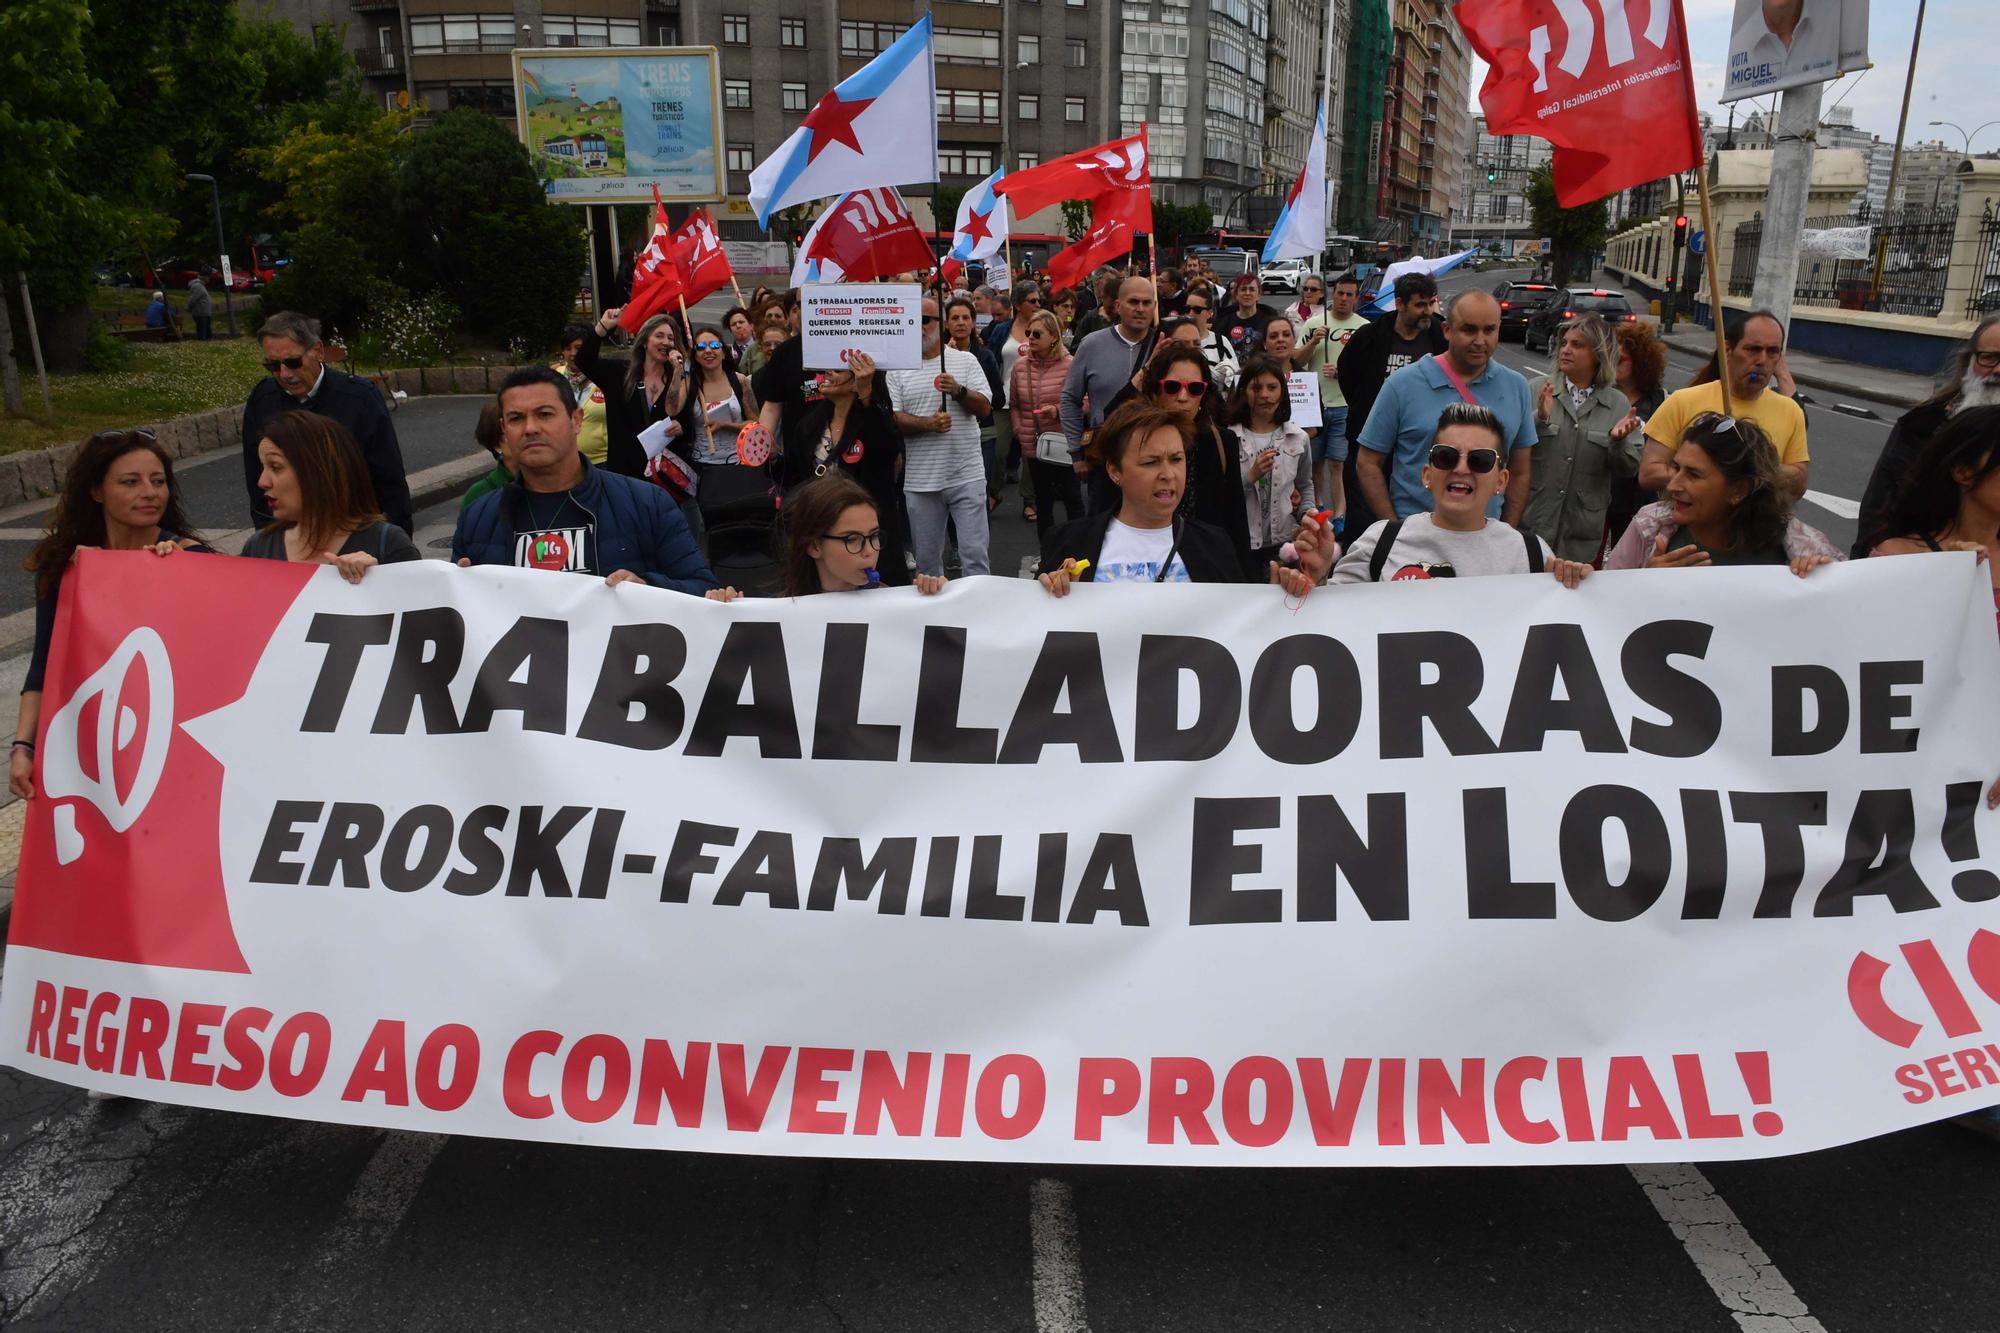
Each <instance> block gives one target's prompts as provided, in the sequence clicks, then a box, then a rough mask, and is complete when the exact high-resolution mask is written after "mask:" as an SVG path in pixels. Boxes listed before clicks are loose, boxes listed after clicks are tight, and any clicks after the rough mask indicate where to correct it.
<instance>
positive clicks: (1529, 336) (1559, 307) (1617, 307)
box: [1500, 287, 1639, 352]
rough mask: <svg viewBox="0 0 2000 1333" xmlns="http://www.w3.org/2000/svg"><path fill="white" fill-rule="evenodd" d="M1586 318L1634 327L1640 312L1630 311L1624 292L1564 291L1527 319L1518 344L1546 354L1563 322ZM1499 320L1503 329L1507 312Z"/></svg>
mask: <svg viewBox="0 0 2000 1333" xmlns="http://www.w3.org/2000/svg"><path fill="white" fill-rule="evenodd" d="M1585 314H1589V315H1597V316H1599V317H1601V318H1602V319H1603V320H1604V321H1605V322H1606V323H1609V324H1633V323H1637V322H1638V319H1639V312H1638V311H1636V310H1634V309H1633V308H1632V302H1631V299H1630V298H1628V297H1627V296H1626V295H1625V293H1623V292H1614V291H1607V290H1606V289H1604V288H1602V287H1565V288H1563V289H1562V290H1561V291H1560V292H1557V293H1556V298H1555V300H1553V301H1550V302H1549V303H1548V304H1547V305H1545V306H1543V307H1542V308H1541V309H1539V310H1537V311H1535V312H1534V313H1533V314H1532V315H1530V316H1528V327H1527V331H1526V332H1525V333H1524V335H1523V336H1522V339H1521V344H1522V346H1523V347H1524V348H1526V349H1527V350H1528V351H1530V352H1546V351H1548V350H1550V349H1551V348H1552V347H1554V346H1555V341H1556V330H1557V329H1558V328H1560V327H1561V326H1562V323H1563V321H1564V320H1567V319H1575V318H1576V317H1577V316H1578V315H1585ZM1500 318H1501V320H1502V324H1501V327H1502V328H1503V329H1504V328H1505V327H1506V324H1505V320H1506V318H1507V316H1506V312H1504V311H1503V312H1501V316H1500Z"/></svg>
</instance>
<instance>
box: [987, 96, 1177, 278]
mask: <svg viewBox="0 0 2000 1333" xmlns="http://www.w3.org/2000/svg"><path fill="white" fill-rule="evenodd" d="M993 192H994V193H995V194H1001V195H1005V196H1006V197H1007V201H1008V202H1009V203H1011V204H1012V205H1013V206H1014V216H1015V217H1017V218H1024V217H1026V216H1028V214H1030V213H1033V212H1035V211H1037V210H1038V209H1043V208H1047V207H1048V206H1049V205H1050V204H1059V203H1062V202H1064V201H1066V200H1072V199H1088V200H1090V201H1091V218H1092V220H1093V221H1095V222H1104V221H1106V220H1110V219H1115V220H1117V221H1120V222H1123V223H1124V224H1125V225H1126V226H1127V227H1128V228H1129V229H1130V230H1131V231H1143V232H1146V233H1148V234H1150V233H1151V232H1152V230H1153V173H1152V169H1151V166H1150V165H1149V163H1148V159H1147V156H1146V127H1145V125H1144V124H1141V125H1140V126H1139V132H1138V133H1137V134H1128V135H1126V136H1125V137H1124V138H1123V139H1113V140H1112V141H1111V142H1109V143H1101V144H1099V145H1097V146H1096V147H1095V148H1085V149H1082V150H1081V151H1079V152H1075V153H1071V154H1070V155H1069V156H1067V157H1059V158H1057V159H1056V160H1055V161H1053V162H1044V163H1042V165H1040V166H1039V167H1029V168H1027V169H1026V170H1024V171H1010V172H1008V173H1007V174H1006V175H1004V176H1002V177H1001V178H1000V179H999V180H997V181H995V182H994V183H993ZM1128 236H1129V233H1128ZM1083 243H1084V242H1082V241H1079V242H1077V244H1078V245H1082V244H1083ZM1071 248H1072V249H1074V248H1075V247H1074V246H1072V247H1071ZM1126 248H1127V249H1128V250H1129V249H1130V248H1131V247H1130V244H1129V240H1128V243H1127V247H1126ZM1120 253H1124V252H1123V251H1121V252H1120Z"/></svg>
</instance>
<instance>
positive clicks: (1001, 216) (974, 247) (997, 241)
mask: <svg viewBox="0 0 2000 1333" xmlns="http://www.w3.org/2000/svg"><path fill="white" fill-rule="evenodd" d="M1001 170H1002V171H1004V170H1005V168H1004V167H1003V168H1002V169H1001ZM1000 175H1001V172H1000V171H996V172H994V173H993V174H992V175H991V176H988V177H987V178H986V179H985V180H983V181H981V182H979V184H977V185H975V186H973V187H972V188H971V189H969V190H967V191H966V192H965V198H963V199H961V200H959V201H958V222H957V224H956V225H955V228H954V230H953V232H952V238H951V249H950V250H949V251H947V252H946V253H945V261H946V262H945V265H944V267H945V268H947V269H948V270H950V271H951V272H953V273H956V271H957V268H963V267H964V266H965V264H966V263H967V262H968V261H969V260H974V259H985V258H986V257H988V256H989V255H995V254H998V253H999V252H1000V247H1002V246H1003V245H1005V244H1006V243H1007V206H1006V204H1004V203H1003V202H1001V199H1000V196H999V195H998V194H996V193H994V190H993V186H994V184H995V182H997V181H998V180H999V179H1000ZM954 264H955V265H956V266H957V268H954V267H953V265H954Z"/></svg>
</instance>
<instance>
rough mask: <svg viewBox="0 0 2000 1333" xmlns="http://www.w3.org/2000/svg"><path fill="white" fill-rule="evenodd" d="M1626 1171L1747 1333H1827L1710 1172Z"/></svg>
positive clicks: (1671, 1166) (1674, 1167) (1664, 1167)
mask: <svg viewBox="0 0 2000 1333" xmlns="http://www.w3.org/2000/svg"><path fill="white" fill-rule="evenodd" d="M1626 1169H1627V1170H1629V1171H1631V1173H1632V1176H1633V1178H1634V1179H1636V1180H1637V1181H1638V1182H1639V1184H1640V1185H1642V1186H1643V1187H1644V1188H1645V1191H1646V1200H1647V1202H1649V1203H1651V1204H1652V1205H1653V1209H1654V1211H1655V1212H1657V1213H1659V1215H1660V1218H1661V1220H1662V1221H1664V1222H1665V1223H1666V1224H1667V1226H1668V1227H1669V1228H1671V1229H1672V1231H1673V1233H1674V1238H1675V1239H1676V1240H1678V1241H1680V1243H1681V1245H1682V1247H1683V1248H1684V1249H1686V1250H1687V1254H1688V1258H1690V1259H1692V1260H1694V1266H1695V1268H1696V1269H1698V1270H1699V1271H1700V1273H1701V1275H1702V1278H1703V1279H1704V1280H1705V1281H1706V1282H1707V1283H1708V1287H1709V1290H1710V1291H1713V1292H1714V1293H1715V1297H1716V1299H1717V1300H1719V1301H1721V1302H1722V1304H1723V1308H1725V1309H1726V1310H1728V1311H1729V1313H1730V1314H1731V1316H1733V1317H1734V1318H1735V1320H1736V1323H1737V1326H1738V1327H1740V1328H1742V1329H1743V1330H1744V1333H1826V1326H1825V1325H1824V1324H1821V1323H1820V1322H1819V1320H1817V1319H1815V1318H1813V1317H1812V1315H1810V1314H1808V1313H1807V1312H1806V1304H1805V1302H1804V1301H1802V1300H1800V1299H1799V1294H1798V1293H1797V1292H1796V1291H1793V1290H1792V1284H1791V1283H1789V1282H1787V1281H1785V1275H1784V1274H1783V1273H1780V1272H1779V1271H1778V1267H1777V1265H1776V1264H1774V1263H1772V1262H1771V1256H1770V1255H1768V1254H1766V1253H1764V1251H1763V1249H1762V1248H1761V1247H1760V1246H1759V1245H1758V1244H1757V1242H1756V1241H1754V1240H1752V1239H1750V1233H1749V1232H1748V1231H1746V1230H1744V1229H1743V1223H1742V1222H1741V1220H1739V1219H1738V1218H1737V1216H1736V1212H1735V1210H1734V1209H1732V1208H1731V1207H1730V1206H1729V1205H1728V1204H1727V1203H1725V1202H1724V1201H1723V1199H1722V1196H1721V1195H1719V1194H1717V1193H1716V1192H1715V1186H1713V1185H1711V1184H1709V1183H1708V1177H1707V1176H1704V1175H1703V1174H1702V1173H1701V1172H1700V1171H1698V1170H1696V1169H1695V1168H1694V1166H1693V1165H1691V1164H1689V1163H1686V1162H1678V1163H1665V1164H1659V1165H1649V1166H1632V1167H1628V1168H1626Z"/></svg>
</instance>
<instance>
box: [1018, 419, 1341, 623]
mask: <svg viewBox="0 0 2000 1333" xmlns="http://www.w3.org/2000/svg"><path fill="white" fill-rule="evenodd" d="M1191 446H1192V447H1197V448H1198V447H1199V446H1198V445H1194V444H1193V435H1192V432H1191V429H1190V425H1189V420H1188V418H1187V417H1186V416H1185V415H1183V414H1182V413H1179V412H1174V411H1170V410H1168V409H1166V408H1162V407H1156V406H1154V405H1152V404H1151V403H1148V402H1145V401H1143V400H1139V399H1134V400H1132V401H1130V402H1127V403H1126V404H1125V406H1123V407H1121V408H1119V409H1118V410H1117V411H1115V412H1113V413H1112V414H1111V415H1110V416H1109V417H1107V418H1106V419H1105V421H1104V424H1103V425H1102V426H1099V427H1098V428H1097V430H1096V432H1095V433H1094V434H1092V436H1091V438H1090V445H1089V452H1090V455H1091V457H1092V459H1093V461H1094V462H1096V464H1097V465H1098V466H1100V467H1102V468H1103V469H1104V473H1105V476H1106V477H1107V478H1109V480H1110V482H1111V484H1112V486H1113V487H1115V488H1116V494H1117V498H1118V503H1117V505H1116V507H1115V508H1112V509H1107V510H1105V511H1103V512H1102V513H1097V514H1093V515H1091V516H1090V517H1088V518H1081V519H1078V520H1076V521H1075V522H1073V523H1066V524H1064V525H1063V526H1062V527H1060V528H1058V529H1057V530H1056V531H1055V532H1053V533H1050V534H1049V536H1048V537H1047V538H1045V539H1044V540H1043V542H1042V571H1043V572H1042V574H1041V584H1042V586H1043V587H1044V588H1047V589H1048V590H1049V592H1050V593H1051V594H1052V595H1054V596H1056V597H1064V596H1067V595H1068V593H1069V589H1070V585H1071V584H1072V583H1076V582H1083V583H1263V582H1270V583H1275V584H1277V585H1278V586H1279V587H1282V588H1283V589H1285V591H1286V592H1288V593H1290V594H1292V595H1293V596H1295V597H1303V596H1305V595H1306V594H1307V593H1308V592H1310V591H1311V590H1312V587H1313V585H1314V584H1316V583H1318V582H1319V581H1320V579H1321V578H1322V577H1323V576H1324V575H1325V573H1326V567H1327V563H1328V560H1329V558H1330V555H1331V551H1332V542H1331V539H1330V538H1327V537H1325V536H1324V535H1323V534H1322V533H1321V532H1320V529H1319V526H1318V524H1317V523H1316V522H1315V521H1314V520H1312V519H1308V520H1307V521H1306V527H1305V528H1303V529H1301V531H1300V533H1299V538H1298V543H1297V547H1298V553H1299V564H1300V567H1299V568H1297V569H1288V568H1285V567H1284V566H1282V565H1278V564H1276V563H1272V564H1269V565H1266V566H1264V567H1263V568H1260V569H1258V570H1255V571H1252V570H1251V569H1249V568H1248V566H1247V565H1246V563H1245V561H1244V559H1243V556H1242V553H1241V552H1240V551H1239V550H1238V549H1237V544H1236V539H1235V538H1234V537H1232V536H1230V535H1229V534H1228V533H1226V532H1224V531H1223V530H1222V529H1220V528H1218V527H1216V526H1215V525H1213V524H1210V523H1205V522H1203V521H1202V520H1201V519H1199V518H1190V517H1188V516H1187V515H1186V514H1185V513H1184V512H1183V506H1182V499H1183V497H1184V495H1185V494H1186V488H1187V482H1188V454H1189V450H1190V447H1191Z"/></svg>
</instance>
